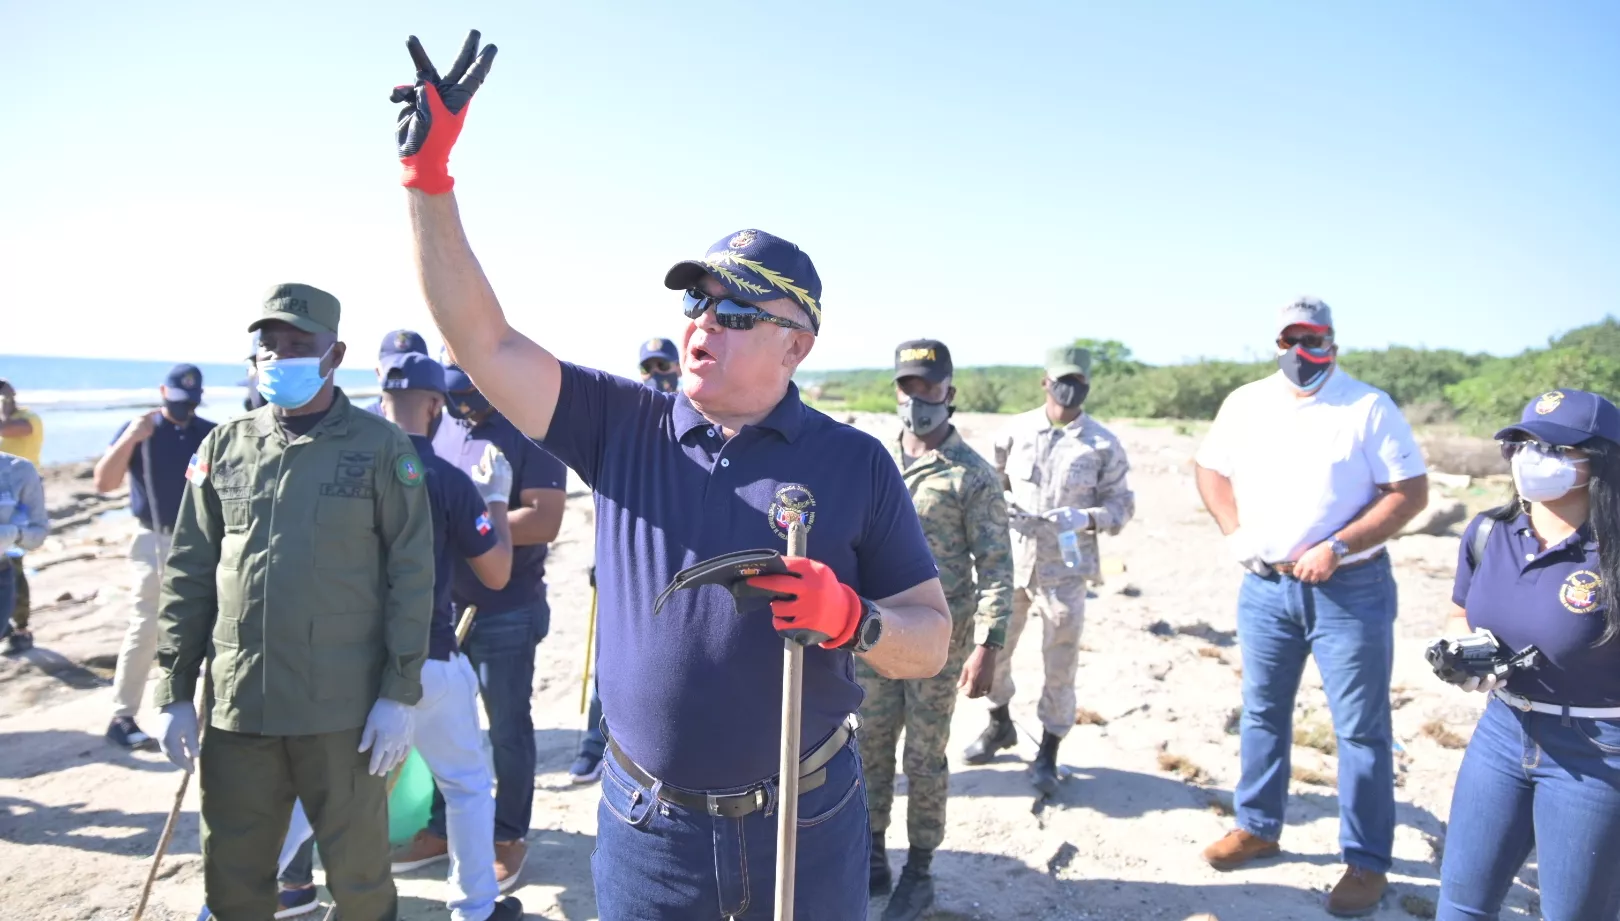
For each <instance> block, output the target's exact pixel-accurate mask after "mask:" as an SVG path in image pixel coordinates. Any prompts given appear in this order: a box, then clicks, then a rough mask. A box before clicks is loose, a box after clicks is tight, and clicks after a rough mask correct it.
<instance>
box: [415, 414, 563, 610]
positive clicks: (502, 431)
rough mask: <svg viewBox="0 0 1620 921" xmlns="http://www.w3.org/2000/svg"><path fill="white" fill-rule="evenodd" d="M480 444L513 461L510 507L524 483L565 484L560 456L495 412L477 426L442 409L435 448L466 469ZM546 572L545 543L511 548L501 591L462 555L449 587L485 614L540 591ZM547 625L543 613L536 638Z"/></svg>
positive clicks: (480, 452) (479, 453) (521, 603)
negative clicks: (507, 576) (480, 576)
mask: <svg viewBox="0 0 1620 921" xmlns="http://www.w3.org/2000/svg"><path fill="white" fill-rule="evenodd" d="M485 444H493V445H495V447H497V448H500V449H501V453H503V454H505V455H506V459H507V460H508V461H509V462H511V464H512V496H511V500H510V505H509V506H508V508H509V510H512V511H515V510H517V509H518V508H520V507H521V506H520V503H519V502H518V497H519V496H520V495H521V494H522V493H523V491H524V490H525V489H566V488H568V468H566V467H564V466H563V465H562V461H559V460H557V459H556V458H555V457H552V456H551V455H550V454H548V453H546V451H545V449H544V448H541V447H540V446H539V445H537V444H535V443H534V442H532V441H530V440H529V439H528V437H527V436H525V435H524V434H523V433H522V432H520V431H518V430H517V426H515V425H513V424H512V423H510V422H508V421H506V417H505V416H503V415H501V414H500V413H492V414H491V415H490V417H489V418H487V419H485V420H484V421H483V422H481V423H479V424H478V425H477V426H473V425H471V424H470V423H469V422H468V421H467V420H465V419H454V418H451V417H450V416H448V415H446V416H444V417H443V418H442V419H441V420H440V422H439V430H438V431H437V432H435V433H434V435H433V449H434V451H435V452H436V453H437V454H438V455H439V456H440V457H442V458H444V459H445V460H447V461H449V462H450V463H452V464H454V465H455V466H456V467H458V468H460V469H462V470H471V469H472V468H473V467H474V466H476V465H477V464H478V461H479V460H480V459H481V458H483V456H484V445H485ZM545 575H546V545H545V544H527V545H524V546H520V547H513V548H512V581H510V582H508V583H506V587H505V588H503V589H501V590H500V591H495V590H494V589H491V588H490V587H489V586H487V585H485V584H484V583H482V582H480V581H478V576H477V575H476V574H474V573H473V571H472V567H471V566H468V565H467V562H466V561H465V560H461V559H458V560H456V576H455V587H454V590H453V591H454V595H455V600H456V604H458V605H466V604H476V605H478V609H479V610H480V611H482V612H484V613H488V614H495V613H500V612H503V611H513V610H516V609H518V608H521V607H525V606H527V605H531V604H534V603H535V602H537V601H540V600H542V599H543V598H544V597H545ZM548 626H549V624H548V623H547V622H546V620H545V619H544V618H542V619H541V620H540V621H538V622H537V623H536V624H535V628H536V630H537V633H536V639H539V638H540V637H542V636H544V635H545V632H546V628H547V627H548Z"/></svg>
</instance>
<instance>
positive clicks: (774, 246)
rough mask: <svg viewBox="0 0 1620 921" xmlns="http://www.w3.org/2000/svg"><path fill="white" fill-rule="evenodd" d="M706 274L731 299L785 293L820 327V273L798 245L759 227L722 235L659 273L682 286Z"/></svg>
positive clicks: (753, 301) (670, 285) (676, 286)
mask: <svg viewBox="0 0 1620 921" xmlns="http://www.w3.org/2000/svg"><path fill="white" fill-rule="evenodd" d="M705 275H708V276H710V277H712V278H714V280H715V281H718V282H720V284H722V285H724V286H725V288H726V290H727V291H730V292H731V294H732V296H734V297H735V298H736V299H737V300H740V301H746V302H748V303H750V304H757V303H760V302H761V301H773V300H776V299H777V298H783V297H786V298H791V299H792V300H793V301H794V302H796V303H797V304H798V305H799V306H800V307H802V308H804V312H805V313H807V314H809V315H810V328H811V329H812V330H814V331H815V332H817V333H819V332H821V276H819V275H817V274H816V267H815V264H814V263H812V262H811V261H810V256H809V255H807V254H806V253H805V251H804V250H802V249H799V248H798V247H797V246H794V245H793V244H792V243H789V242H788V241H786V240H784V239H782V238H781V237H778V236H775V235H773V234H768V233H766V232H765V231H763V230H739V231H737V232H736V233H734V234H731V235H730V236H726V237H722V238H721V239H720V240H719V242H717V243H715V244H714V245H713V246H711V247H709V252H708V253H707V254H705V255H704V256H703V258H701V259H687V260H685V261H684V262H677V263H675V264H674V265H673V266H670V269H669V271H668V272H667V273H665V274H664V285H665V287H668V288H671V289H673V290H676V291H685V290H686V289H688V288H691V287H693V286H694V285H696V284H697V283H698V280H699V279H701V278H702V277H703V276H705Z"/></svg>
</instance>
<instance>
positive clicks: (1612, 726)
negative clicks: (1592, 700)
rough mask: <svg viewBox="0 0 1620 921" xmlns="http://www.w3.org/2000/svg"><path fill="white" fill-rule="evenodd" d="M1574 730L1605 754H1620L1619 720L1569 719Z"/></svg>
mask: <svg viewBox="0 0 1620 921" xmlns="http://www.w3.org/2000/svg"><path fill="white" fill-rule="evenodd" d="M1570 722H1571V723H1573V724H1574V726H1575V732H1576V733H1577V734H1579V735H1580V737H1581V738H1583V739H1585V740H1586V741H1587V743H1588V744H1590V745H1591V746H1592V747H1593V748H1595V749H1597V750H1598V751H1599V752H1602V753H1603V754H1605V755H1620V720H1587V719H1576V720H1571V721H1570Z"/></svg>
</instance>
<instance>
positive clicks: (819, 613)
mask: <svg viewBox="0 0 1620 921" xmlns="http://www.w3.org/2000/svg"><path fill="white" fill-rule="evenodd" d="M782 561H783V562H784V563H786V564H787V568H788V573H787V575H774V576H755V577H753V578H752V579H749V580H748V584H749V585H752V586H754V587H755V588H760V589H764V590H766V591H770V592H782V593H783V594H786V595H788V596H789V597H788V598H784V599H779V600H776V601H772V602H771V620H772V625H773V626H775V627H776V632H777V633H780V634H782V636H784V637H786V638H787V639H790V640H793V641H794V642H796V643H799V644H800V645H803V646H809V645H811V644H813V643H814V644H819V645H820V646H821V648H823V649H837V648H838V647H840V646H842V645H844V644H845V643H847V642H849V641H850V638H851V637H853V636H854V635H855V628H856V627H858V626H860V623H861V599H860V596H858V595H856V594H855V590H854V589H852V588H850V587H849V586H847V585H845V584H844V583H842V582H840V581H838V574H837V573H835V572H833V571H832V567H831V566H828V565H827V564H825V563H822V562H820V561H819V560H812V559H808V558H806V557H802V556H785V557H783V558H782Z"/></svg>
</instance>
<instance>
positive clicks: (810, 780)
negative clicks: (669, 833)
mask: <svg viewBox="0 0 1620 921" xmlns="http://www.w3.org/2000/svg"><path fill="white" fill-rule="evenodd" d="M849 734H850V727H849V724H848V723H845V724H844V725H842V726H839V727H838V729H837V730H836V731H835V732H833V734H832V735H831V736H829V737H828V738H827V741H825V742H823V743H821V745H819V746H818V747H817V748H816V750H815V751H813V752H811V753H810V754H809V755H807V756H806V757H805V758H804V760H802V761H800V762H799V795H800V796H803V795H804V794H806V793H809V792H810V791H811V790H815V789H817V788H819V787H820V786H821V785H822V784H824V783H826V782H827V762H829V761H831V760H832V759H833V756H834V755H836V754H838V752H839V750H840V749H842V748H843V747H844V744H845V743H846V742H848V741H849ZM607 747H608V754H610V755H612V756H613V761H614V763H615V764H617V765H618V766H619V767H621V768H623V769H624V772H625V773H626V774H629V775H630V779H631V780H634V781H635V782H636V783H638V784H640V785H641V786H643V787H646V788H647V789H649V790H651V791H653V794H654V795H655V796H656V797H657V798H658V799H659V801H660V802H664V803H668V804H670V805H672V806H679V807H681V808H682V809H686V810H690V811H692V812H703V813H707V814H709V815H712V816H716V817H718V818H722V819H740V818H742V817H743V816H745V815H752V814H753V813H756V812H759V811H760V810H762V809H765V808H766V807H767V806H769V805H771V802H772V800H773V799H774V798H775V797H774V795H773V794H771V793H770V792H769V791H768V790H767V789H766V785H765V784H759V785H758V786H756V787H754V788H753V789H751V790H744V791H742V792H741V793H725V794H712V793H693V792H691V791H689V790H681V789H679V788H676V787H671V786H669V785H668V784H665V783H663V782H661V781H660V780H658V778H656V777H654V776H652V775H651V774H649V773H647V772H646V771H643V770H642V769H641V767H640V766H639V765H637V764H636V763H635V762H634V761H631V760H630V756H628V755H626V754H625V753H624V751H623V750H622V749H620V748H619V744H618V743H617V742H615V741H613V737H612V736H611V735H609V736H608V742H607Z"/></svg>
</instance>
